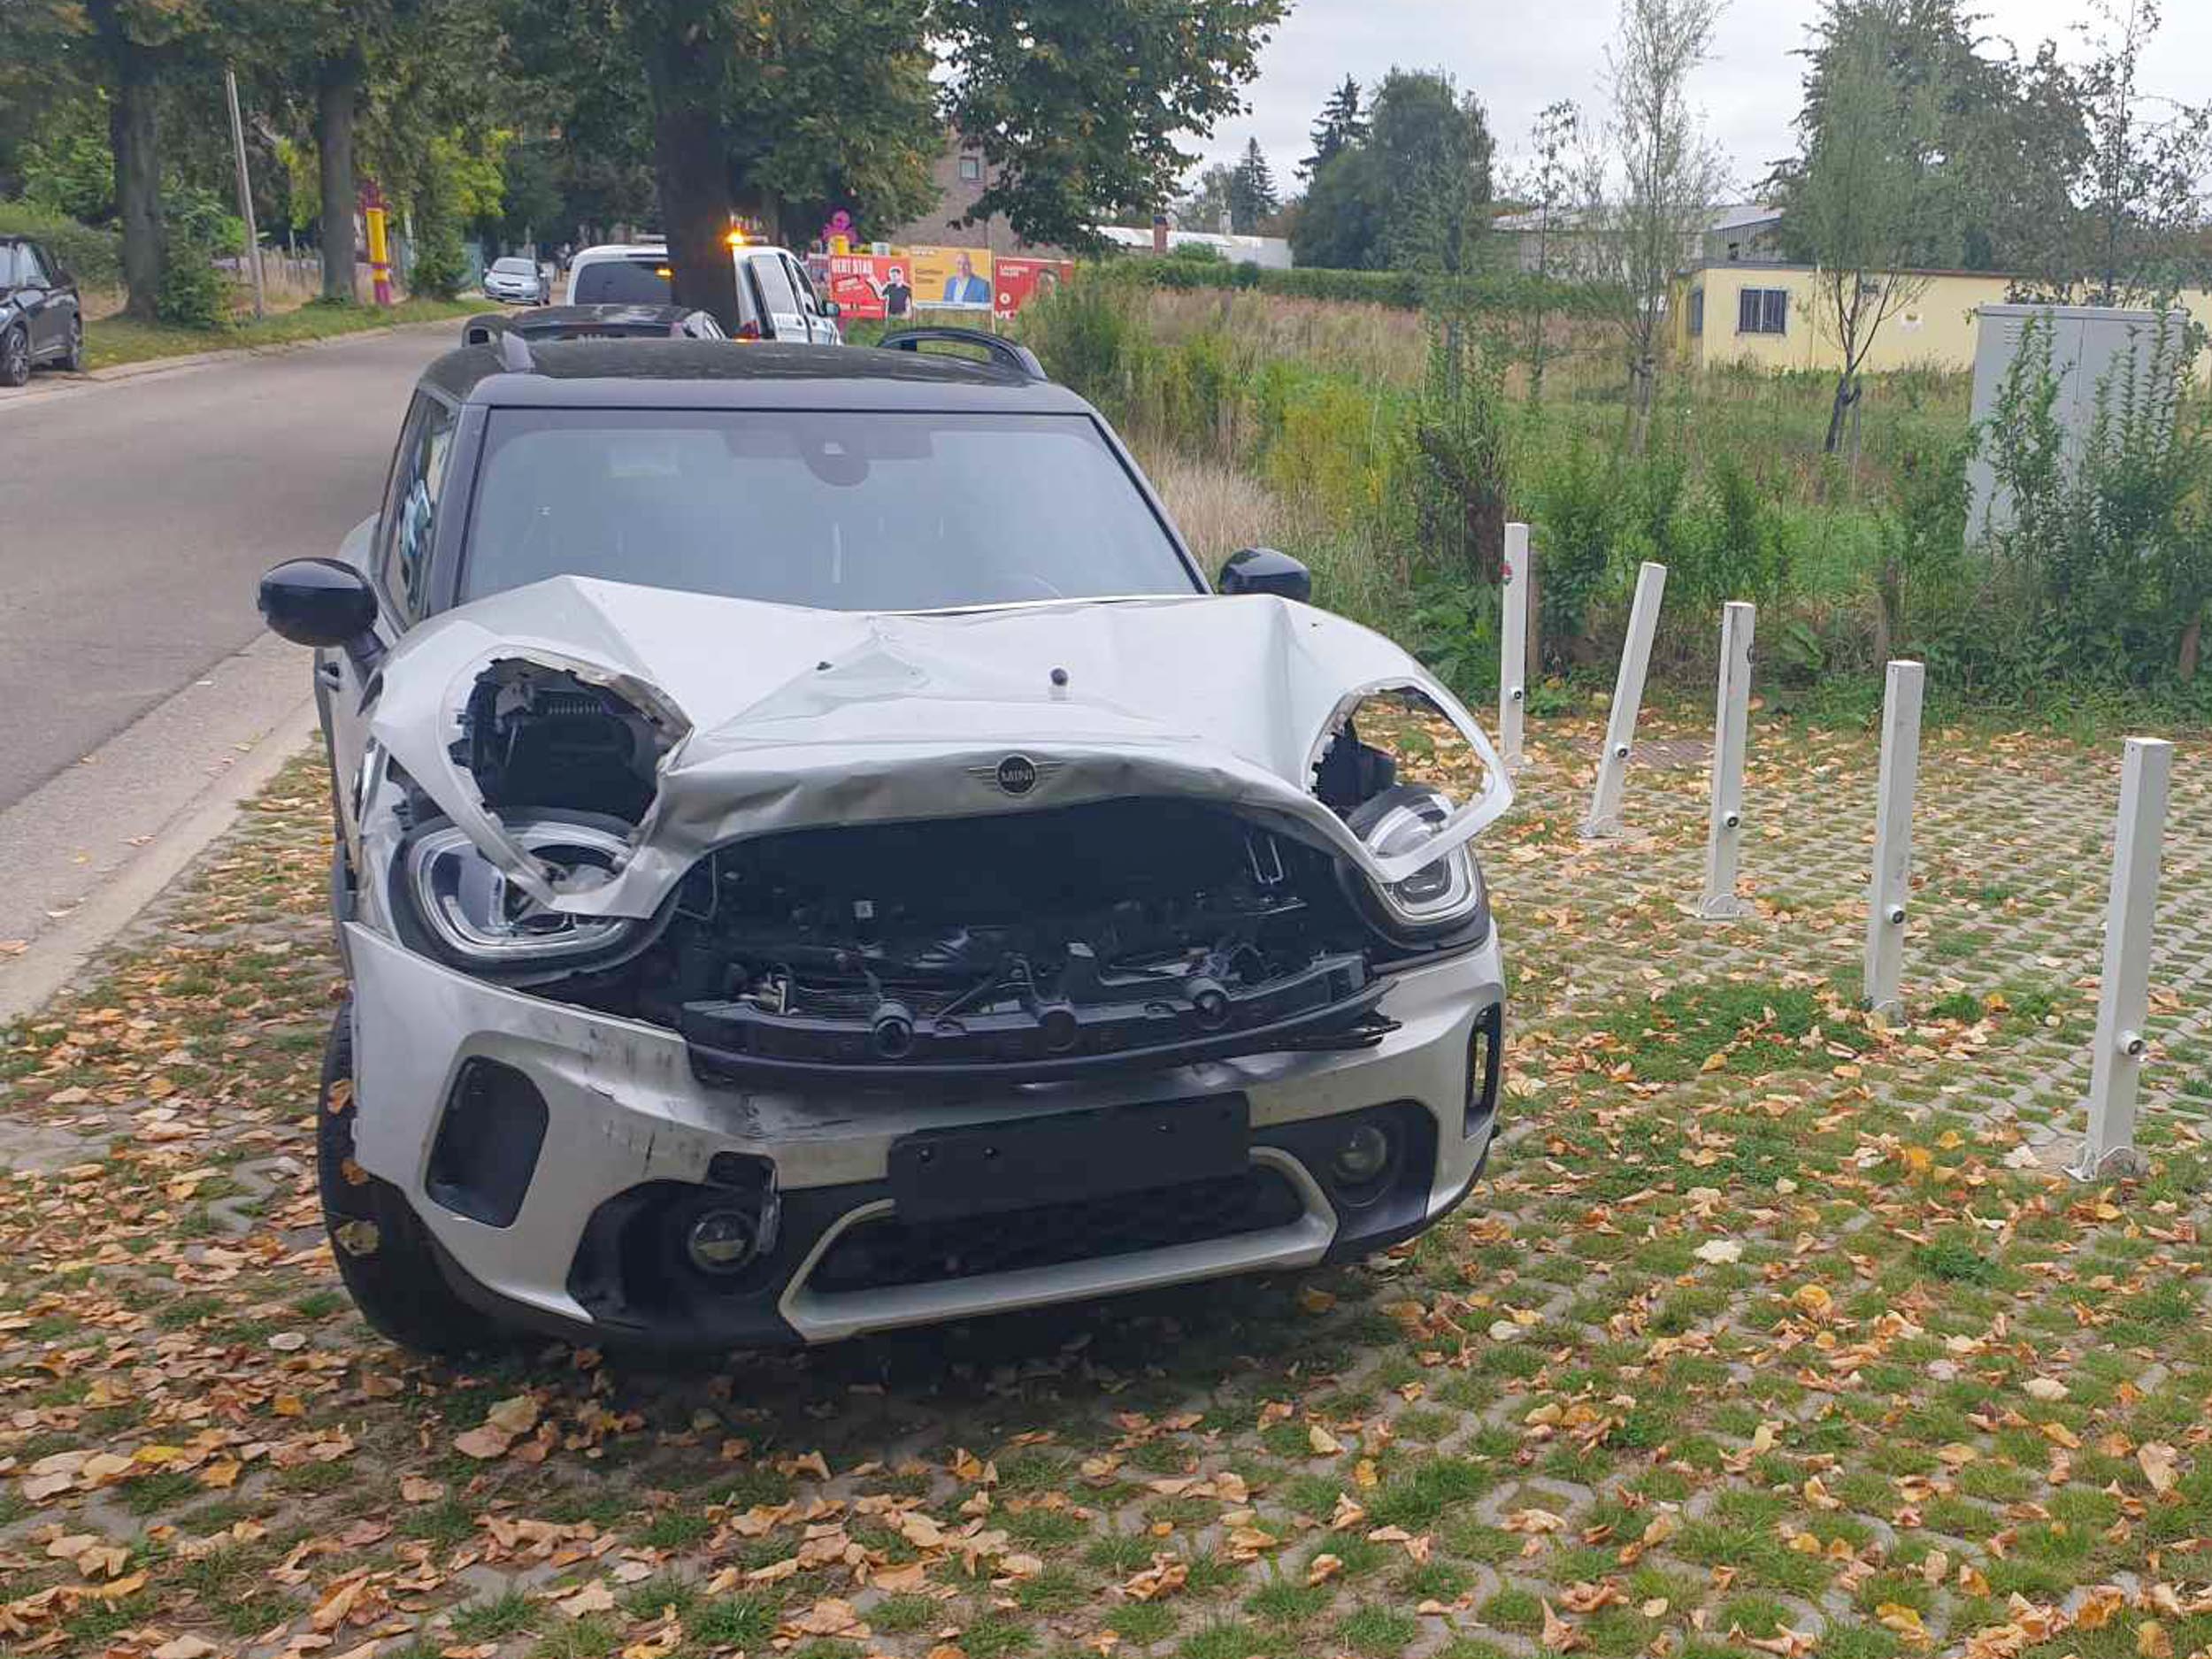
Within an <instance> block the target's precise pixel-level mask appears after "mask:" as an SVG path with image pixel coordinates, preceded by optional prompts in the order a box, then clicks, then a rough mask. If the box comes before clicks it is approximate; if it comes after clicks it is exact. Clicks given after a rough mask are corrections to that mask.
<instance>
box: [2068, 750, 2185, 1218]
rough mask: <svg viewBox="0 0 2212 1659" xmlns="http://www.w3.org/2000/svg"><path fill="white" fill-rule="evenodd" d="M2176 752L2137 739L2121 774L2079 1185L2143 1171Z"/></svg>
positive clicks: (2074, 1168) (2076, 1171)
mask: <svg viewBox="0 0 2212 1659" xmlns="http://www.w3.org/2000/svg"><path fill="white" fill-rule="evenodd" d="M2173 764H2174V746H2173V745H2172V744H2171V743H2169V742H2167V741H2164V740H2163V739H2161V738H2155V737H2131V738H2130V739H2128V741H2127V760H2126V763H2125V764H2124V766H2123V767H2122V769H2121V772H2120V818H2119V823H2118V826H2117V827H2116V829H2115V831H2114V833H2113V838H2112V895H2111V898H2110V900H2109V901H2108V902H2107V904H2106V906H2105V918H2104V972H2103V973H2102V974H2101V975H2100V976H2099V978H2098V980H2097V1038H2096V1041H2097V1047H2096V1051H2095V1052H2094V1053H2093V1055H2092V1056H2091V1057H2090V1062H2089V1138H2088V1139H2087V1140H2085V1141H2083V1142H2082V1148H2081V1156H2080V1157H2079V1159H2078V1160H2077V1161H2076V1162H2075V1163H2074V1164H2072V1165H2071V1166H2070V1168H2069V1170H2068V1171H2067V1172H2068V1173H2069V1174H2070V1175H2072V1176H2074V1177H2075V1178H2076V1179H2079V1180H2085V1181H2093V1180H2097V1179H2101V1178H2103V1177H2105V1176H2113V1175H2118V1176H2124V1175H2133V1174H2137V1173H2139V1172H2140V1171H2141V1170H2142V1168H2143V1156H2142V1154H2141V1153H2139V1152H2138V1151H2137V1150H2136V1149H2135V1094H2136V1090H2137V1088H2138V1087H2139V1085H2140V1083H2141V1081H2142V1074H2143V1055H2144V1051H2145V1050H2146V1049H2147V1048H2149V1046H2150V1043H2149V1040H2148V1039H2147V1037H2145V1036H2144V1034H2143V1021H2144V1018H2145V1017H2146V1016H2147V1014H2148V1013H2149V1012H2150V1001H2151V983H2150V982H2151V924H2152V921H2153V918H2154V916H2155V914H2156V911H2157V910H2158V852H2159V843H2160V841H2162V840H2163V839H2164V836H2165V833H2166V790H2167V785H2168V783H2169V781H2170V779H2171V776H2172V772H2173Z"/></svg>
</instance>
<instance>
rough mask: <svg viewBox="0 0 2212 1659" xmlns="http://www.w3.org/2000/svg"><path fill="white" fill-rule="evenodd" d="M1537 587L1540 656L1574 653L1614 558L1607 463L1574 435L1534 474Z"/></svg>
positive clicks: (1611, 474)
mask: <svg viewBox="0 0 2212 1659" xmlns="http://www.w3.org/2000/svg"><path fill="white" fill-rule="evenodd" d="M1534 493H1535V501H1536V523H1535V525H1534V526H1533V527H1532V532H1531V534H1532V537H1533V539H1534V541H1535V554H1536V569H1537V587H1538V591H1539V592H1540V594H1541V595H1542V601H1543V639H1542V646H1543V651H1544V657H1545V660H1546V661H1548V662H1562V661H1564V660H1566V659H1568V658H1569V657H1572V656H1574V655H1576V654H1577V653H1578V650H1579V648H1580V647H1581V646H1582V645H1583V643H1584V642H1585V641H1586V639H1587V638H1588V628H1589V621H1590V602H1591V601H1592V600H1593V599H1594V598H1595V597H1596V596H1597V595H1598V594H1599V592H1600V591H1601V589H1602V588H1604V587H1605V585H1606V581H1607V579H1608V577H1609V574H1610V572H1611V570H1612V566H1613V560H1614V541H1615V536H1616V524H1617V512H1616V499H1617V498H1616V494H1615V469H1614V468H1613V466H1612V465H1610V464H1609V462H1608V461H1607V459H1606V458H1605V457H1603V456H1602V455H1601V454H1600V453H1599V451H1598V449H1597V448H1596V446H1595V445H1594V444H1592V443H1590V442H1587V441H1586V440H1585V439H1583V438H1582V437H1580V436H1579V435H1578V436H1576V437H1574V438H1573V439H1572V440H1571V441H1570V442H1568V443H1567V445H1566V446H1565V447H1564V448H1563V449H1555V451H1554V452H1553V453H1552V454H1551V455H1550V456H1548V457H1547V458H1546V460H1545V462H1544V464H1543V465H1542V467H1541V469H1540V471H1539V472H1538V473H1537V475H1536V486H1535V492H1534Z"/></svg>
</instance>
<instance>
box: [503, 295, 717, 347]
mask: <svg viewBox="0 0 2212 1659" xmlns="http://www.w3.org/2000/svg"><path fill="white" fill-rule="evenodd" d="M502 333H504V334H518V335H520V336H521V337H522V338H523V339H525V340H528V341H533V342H535V341H540V340H654V339H658V340H726V339H728V338H729V336H728V335H727V334H724V333H723V332H722V325H721V324H719V323H718V322H716V321H715V320H714V319H713V317H712V316H710V314H708V313H707V312H705V311H693V310H691V309H690V308H689V307H687V306H683V305H540V306H537V307H534V309H532V310H530V311H515V312H499V311H491V312H488V313H486V314H485V315H484V316H481V317H472V318H470V319H468V320H467V321H466V322H465V323H463V324H462V325H461V343H462V344H463V345H470V346H480V345H488V344H490V343H492V342H493V340H494V337H495V335H497V334H502Z"/></svg>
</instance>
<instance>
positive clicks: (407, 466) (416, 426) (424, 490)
mask: <svg viewBox="0 0 2212 1659" xmlns="http://www.w3.org/2000/svg"><path fill="white" fill-rule="evenodd" d="M452 447H453V411H452V410H451V409H450V408H449V407H448V406H447V405H445V404H444V403H440V402H439V401H438V400H437V399H436V398H434V397H428V396H422V395H420V394H418V395H417V396H416V398H415V407H414V408H413V410H412V411H410V412H409V415H408V419H407V430H406V433H405V434H404V435H403V437H402V438H401V440H400V451H399V466H398V470H397V473H396V477H395V478H394V479H393V488H392V531H391V540H390V541H389V543H388V550H387V552H386V555H385V565H384V588H385V591H386V592H387V593H388V594H389V595H391V596H392V598H393V600H394V601H395V602H396V603H398V605H399V607H400V609H401V610H402V611H404V612H405V613H406V615H407V616H408V617H409V618H415V617H419V616H420V615H421V614H422V606H423V600H424V597H425V596H426V595H427V593H428V592H429V581H430V549H431V545H432V541H433V539H434V535H435V534H436V531H437V526H438V500H439V497H440V495H442V493H443V492H444V489H445V469H446V457H447V456H448V454H449V451H450V450H451V449H452Z"/></svg>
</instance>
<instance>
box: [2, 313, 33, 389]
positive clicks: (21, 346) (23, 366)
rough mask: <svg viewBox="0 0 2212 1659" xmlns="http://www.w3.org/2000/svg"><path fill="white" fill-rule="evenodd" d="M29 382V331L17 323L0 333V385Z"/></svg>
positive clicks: (15, 384) (24, 384) (26, 383)
mask: <svg viewBox="0 0 2212 1659" xmlns="http://www.w3.org/2000/svg"><path fill="white" fill-rule="evenodd" d="M30 383H31V333H30V330H29V329H27V328H25V327H23V326H21V325H20V324H18V325H17V326H15V327H13V328H11V329H9V330H8V332H7V333H5V334H0V386H28V385H29V384H30Z"/></svg>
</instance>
